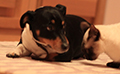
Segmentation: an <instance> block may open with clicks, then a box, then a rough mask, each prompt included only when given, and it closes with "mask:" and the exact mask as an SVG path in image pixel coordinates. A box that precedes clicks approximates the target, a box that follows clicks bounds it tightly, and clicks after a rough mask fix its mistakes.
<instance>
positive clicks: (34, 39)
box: [7, 4, 90, 61]
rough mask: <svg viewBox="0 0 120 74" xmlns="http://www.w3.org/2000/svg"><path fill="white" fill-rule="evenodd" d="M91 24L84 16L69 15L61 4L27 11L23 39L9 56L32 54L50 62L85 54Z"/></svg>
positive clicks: (23, 17) (68, 59)
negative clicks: (83, 46)
mask: <svg viewBox="0 0 120 74" xmlns="http://www.w3.org/2000/svg"><path fill="white" fill-rule="evenodd" d="M89 25H90V24H89V23H88V22H87V21H86V20H84V19H83V18H81V17H78V16H75V15H66V7H65V6H63V5H60V4H58V5H56V7H51V6H44V7H41V8H38V9H36V10H35V11H27V12H26V13H24V14H23V15H22V17H21V20H20V26H21V28H22V30H23V31H22V34H21V39H20V42H19V44H18V46H17V48H16V49H15V50H14V51H12V52H10V53H8V54H7V57H12V58H14V57H22V56H29V55H32V58H33V59H38V60H41V59H42V60H43V59H44V60H49V61H71V60H72V59H74V58H79V57H82V56H83V53H82V51H81V46H80V45H81V42H82V38H83V35H84V33H85V31H86V30H87V28H89Z"/></svg>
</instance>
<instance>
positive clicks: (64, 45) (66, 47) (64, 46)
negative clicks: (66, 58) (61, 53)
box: [61, 43, 69, 50]
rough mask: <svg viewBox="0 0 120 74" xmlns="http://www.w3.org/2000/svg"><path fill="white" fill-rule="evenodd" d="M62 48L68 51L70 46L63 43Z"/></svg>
mask: <svg viewBox="0 0 120 74" xmlns="http://www.w3.org/2000/svg"><path fill="white" fill-rule="evenodd" d="M61 47H62V49H63V50H66V49H68V47H69V45H68V44H67V43H63V44H62V45H61Z"/></svg>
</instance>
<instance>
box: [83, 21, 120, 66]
mask: <svg viewBox="0 0 120 74" xmlns="http://www.w3.org/2000/svg"><path fill="white" fill-rule="evenodd" d="M119 37H120V23H117V24H111V25H95V26H93V25H92V26H91V27H90V28H89V29H88V30H87V31H86V33H85V35H84V39H83V45H82V46H83V51H84V52H85V57H86V58H87V59H88V60H95V59H96V58H97V57H98V56H99V54H101V53H103V52H105V53H106V54H107V55H108V56H109V57H110V58H111V59H112V60H113V62H112V63H114V64H113V65H111V63H108V66H111V67H115V66H116V64H115V63H117V65H118V63H120V38H119ZM117 67H119V65H118V66H117Z"/></svg>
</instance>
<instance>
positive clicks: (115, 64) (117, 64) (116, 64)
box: [107, 62, 120, 68]
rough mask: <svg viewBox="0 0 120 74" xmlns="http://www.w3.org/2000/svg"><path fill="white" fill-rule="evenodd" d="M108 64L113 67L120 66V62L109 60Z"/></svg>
mask: <svg viewBox="0 0 120 74" xmlns="http://www.w3.org/2000/svg"><path fill="white" fill-rule="evenodd" d="M107 66H108V67H112V68H120V62H109V63H107Z"/></svg>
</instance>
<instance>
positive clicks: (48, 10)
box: [20, 4, 69, 53]
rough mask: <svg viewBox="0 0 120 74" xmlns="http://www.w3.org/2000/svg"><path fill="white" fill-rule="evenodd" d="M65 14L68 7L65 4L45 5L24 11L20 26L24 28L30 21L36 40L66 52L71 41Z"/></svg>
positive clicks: (58, 50) (57, 50) (60, 51)
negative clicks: (67, 32)
mask: <svg viewBox="0 0 120 74" xmlns="http://www.w3.org/2000/svg"><path fill="white" fill-rule="evenodd" d="M65 15H66V7H65V6H63V5H60V4H58V5H56V7H51V6H44V7H41V8H38V9H36V10H35V11H27V12H26V13H24V14H23V16H22V17H21V20H20V26H21V28H24V27H25V24H26V23H29V25H30V30H31V31H32V32H33V36H34V38H35V39H36V40H38V41H40V42H43V43H45V44H47V45H49V46H50V47H51V48H52V49H53V50H55V51H56V52H58V53H64V52H67V51H68V48H69V42H68V40H67V37H66V36H65V20H64V17H65Z"/></svg>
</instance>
